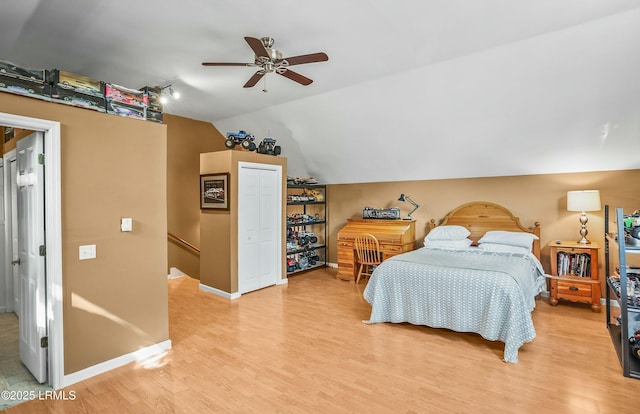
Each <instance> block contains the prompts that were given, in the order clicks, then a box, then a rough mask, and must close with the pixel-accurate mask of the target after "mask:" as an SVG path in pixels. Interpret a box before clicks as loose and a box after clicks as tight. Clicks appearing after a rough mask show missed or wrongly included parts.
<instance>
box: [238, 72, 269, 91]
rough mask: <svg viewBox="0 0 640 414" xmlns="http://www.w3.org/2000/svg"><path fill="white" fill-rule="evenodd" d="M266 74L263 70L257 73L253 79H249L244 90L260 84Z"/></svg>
mask: <svg viewBox="0 0 640 414" xmlns="http://www.w3.org/2000/svg"><path fill="white" fill-rule="evenodd" d="M264 74H265V72H264V71H262V70H259V71H257V72H256V73H254V74H253V76H252V77H251V79H249V80H248V81H247V83H245V84H244V86H243V88H251V87H252V86H255V84H256V83H258V81H260V79H262V77H263V76H264Z"/></svg>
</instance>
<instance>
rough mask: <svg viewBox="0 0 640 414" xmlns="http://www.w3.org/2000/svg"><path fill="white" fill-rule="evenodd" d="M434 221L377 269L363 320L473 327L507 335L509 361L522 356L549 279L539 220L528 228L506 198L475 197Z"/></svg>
mask: <svg viewBox="0 0 640 414" xmlns="http://www.w3.org/2000/svg"><path fill="white" fill-rule="evenodd" d="M434 224H435V223H434ZM432 227H433V228H432V229H431V230H430V231H429V233H428V234H427V237H426V238H425V247H422V248H419V249H417V250H414V251H411V252H407V253H403V254H400V255H397V256H393V257H391V258H389V259H387V260H385V261H383V262H382V263H381V264H380V265H379V266H378V267H377V268H376V269H375V271H374V272H373V274H372V276H371V279H370V280H369V282H368V284H367V287H366V288H365V291H364V298H365V300H366V301H367V302H369V303H370V304H371V315H370V318H369V320H367V321H363V322H365V323H370V324H373V323H379V322H392V323H406V322H408V323H411V324H414V325H426V326H429V327H432V328H446V329H450V330H452V331H457V332H475V333H477V334H480V335H481V336H482V337H483V338H485V339H487V340H491V341H501V342H504V344H505V346H504V354H503V359H504V361H507V362H512V363H517V362H518V350H519V349H520V347H521V346H522V345H523V344H525V343H527V342H530V341H532V340H533V339H534V338H535V335H536V332H535V328H534V326H533V320H532V318H531V313H532V311H533V309H534V308H535V298H536V296H537V295H538V294H539V293H540V292H542V291H543V290H544V286H545V282H544V281H545V279H544V271H543V269H542V266H541V265H540V260H539V259H540V240H539V237H540V224H539V223H537V222H536V223H535V225H534V226H533V228H531V229H529V228H526V227H524V226H522V225H521V224H520V221H519V219H518V218H517V217H514V216H513V214H511V213H510V212H509V211H508V210H507V209H506V208H504V207H502V206H499V205H497V204H494V203H489V202H473V203H467V204H464V205H462V206H460V207H458V208H456V209H454V210H453V211H451V213H449V214H448V215H447V216H446V217H445V218H444V219H443V221H442V223H441V224H440V225H439V226H435V225H434V226H432ZM432 235H433V237H431V236H432ZM463 236H464V237H463ZM430 237H431V239H430ZM457 240H459V241H457ZM527 240H528V241H527ZM521 241H522V243H521ZM443 242H444V243H443Z"/></svg>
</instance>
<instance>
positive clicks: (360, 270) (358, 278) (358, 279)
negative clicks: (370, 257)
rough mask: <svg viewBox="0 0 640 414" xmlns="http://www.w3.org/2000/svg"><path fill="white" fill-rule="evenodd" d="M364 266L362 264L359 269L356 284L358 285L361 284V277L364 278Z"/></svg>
mask: <svg viewBox="0 0 640 414" xmlns="http://www.w3.org/2000/svg"><path fill="white" fill-rule="evenodd" d="M363 266H364V265H363V264H362V263H360V266H359V267H358V277H357V279H356V284H358V283H359V282H360V277H361V276H362V267H363Z"/></svg>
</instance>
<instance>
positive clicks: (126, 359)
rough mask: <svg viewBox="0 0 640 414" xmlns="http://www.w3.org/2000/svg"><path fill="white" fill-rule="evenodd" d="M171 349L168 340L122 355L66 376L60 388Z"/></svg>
mask: <svg viewBox="0 0 640 414" xmlns="http://www.w3.org/2000/svg"><path fill="white" fill-rule="evenodd" d="M169 349H171V339H167V340H166V341H163V342H159V343H157V344H155V345H151V346H148V347H145V348H142V349H138V350H137V351H134V352H130V353H128V354H125V355H121V356H119V357H117V358H113V359H110V360H108V361H105V362H101V363H99V364H96V365H93V366H91V367H89V368H85V369H82V370H80V371H76V372H74V373H72V374H68V375H65V376H64V378H63V379H62V387H60V388H63V387H68V386H69V385H72V384H75V383H76V382H80V381H84V380H86V379H89V378H91V377H94V376H96V375H100V374H102V373H105V372H107V371H110V370H112V369H115V368H119V367H121V366H123V365H126V364H128V363H130V362H136V361H138V362H140V361H144V360H145V359H147V358H149V357H152V356H156V355H159V354H161V353H163V352H166V351H168V350H169Z"/></svg>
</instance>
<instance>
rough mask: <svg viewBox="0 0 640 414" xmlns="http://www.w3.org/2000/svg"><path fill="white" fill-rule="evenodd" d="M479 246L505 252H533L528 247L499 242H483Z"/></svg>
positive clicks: (483, 248) (482, 248) (490, 250)
mask: <svg viewBox="0 0 640 414" xmlns="http://www.w3.org/2000/svg"><path fill="white" fill-rule="evenodd" d="M478 248H479V249H481V250H485V251H488V252H501V253H502V252H504V253H522V254H527V253H531V249H527V248H526V247H522V246H511V245H509V244H497V243H481V244H480V245H478Z"/></svg>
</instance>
